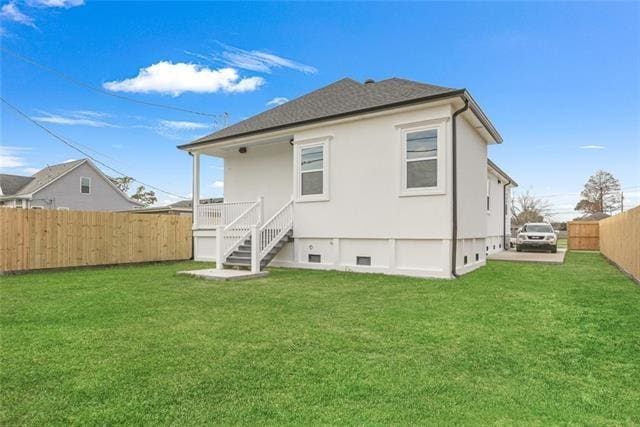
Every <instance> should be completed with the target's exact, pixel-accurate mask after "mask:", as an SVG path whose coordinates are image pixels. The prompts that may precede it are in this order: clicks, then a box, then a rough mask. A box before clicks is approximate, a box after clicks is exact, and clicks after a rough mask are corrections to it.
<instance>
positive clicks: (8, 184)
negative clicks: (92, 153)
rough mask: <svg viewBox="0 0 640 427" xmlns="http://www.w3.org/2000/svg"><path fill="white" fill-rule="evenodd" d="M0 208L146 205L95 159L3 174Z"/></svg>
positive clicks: (85, 208) (91, 208)
mask: <svg viewBox="0 0 640 427" xmlns="http://www.w3.org/2000/svg"><path fill="white" fill-rule="evenodd" d="M0 206H2V207H11V208H25V209H27V208H30V209H69V210H82V211H116V210H124V209H128V208H133V207H140V206H142V205H141V204H140V203H139V202H137V201H135V200H132V199H130V198H129V196H127V195H126V194H125V193H123V192H122V191H120V189H118V187H116V186H115V184H114V183H113V182H112V181H111V180H110V179H109V178H108V177H107V176H106V175H105V174H104V173H103V172H102V171H101V170H100V169H98V168H97V167H96V166H95V165H94V164H93V162H92V161H91V160H89V159H81V160H74V161H70V162H65V163H60V164H56V165H49V166H46V167H45V168H43V169H41V170H40V171H38V172H36V173H35V174H33V175H31V176H20V175H9V174H0Z"/></svg>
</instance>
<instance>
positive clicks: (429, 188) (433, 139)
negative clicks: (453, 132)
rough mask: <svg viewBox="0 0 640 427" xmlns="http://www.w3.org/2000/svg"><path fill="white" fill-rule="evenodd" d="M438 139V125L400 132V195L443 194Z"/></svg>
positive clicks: (440, 147)
mask: <svg viewBox="0 0 640 427" xmlns="http://www.w3.org/2000/svg"><path fill="white" fill-rule="evenodd" d="M441 138H443V135H442V127H441V126H429V127H422V128H415V129H406V130H405V131H404V132H403V133H402V189H401V194H402V195H405V196H410V195H423V194H434V193H441V192H442V189H443V188H444V187H443V182H441V180H442V177H443V174H442V171H441V170H440V169H441V168H442V167H443V163H442V155H443V153H442V150H443V147H442V144H441V141H440V139H441Z"/></svg>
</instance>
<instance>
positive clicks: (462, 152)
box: [456, 118, 487, 273]
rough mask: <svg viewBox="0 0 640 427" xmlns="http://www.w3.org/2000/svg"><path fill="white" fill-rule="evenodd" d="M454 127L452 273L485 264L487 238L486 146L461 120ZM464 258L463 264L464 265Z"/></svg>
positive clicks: (464, 271) (469, 269)
mask: <svg viewBox="0 0 640 427" xmlns="http://www.w3.org/2000/svg"><path fill="white" fill-rule="evenodd" d="M457 128H458V244H457V250H456V271H457V272H458V273H467V272H469V271H471V270H474V269H476V268H478V267H481V266H483V265H485V263H486V253H485V250H484V249H485V248H484V240H485V237H486V235H487V210H486V194H487V184H486V183H487V144H486V142H485V141H484V139H482V137H481V136H480V134H479V133H478V132H477V131H476V130H475V129H474V128H473V126H471V125H470V124H469V122H467V121H466V120H465V119H463V118H459V119H458V121H457ZM465 257H466V263H465Z"/></svg>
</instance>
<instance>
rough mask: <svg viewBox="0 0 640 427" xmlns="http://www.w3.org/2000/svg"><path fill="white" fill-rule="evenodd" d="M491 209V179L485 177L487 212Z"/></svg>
mask: <svg viewBox="0 0 640 427" xmlns="http://www.w3.org/2000/svg"><path fill="white" fill-rule="evenodd" d="M490 211H491V180H490V179H487V213H488V212H490Z"/></svg>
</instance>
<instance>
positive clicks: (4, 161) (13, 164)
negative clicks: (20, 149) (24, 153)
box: [0, 154, 26, 169]
mask: <svg viewBox="0 0 640 427" xmlns="http://www.w3.org/2000/svg"><path fill="white" fill-rule="evenodd" d="M25 164H26V163H25V162H24V159H23V158H22V157H18V156H13V155H10V154H0V168H5V169H6V168H19V167H22V166H24V165H25Z"/></svg>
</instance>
